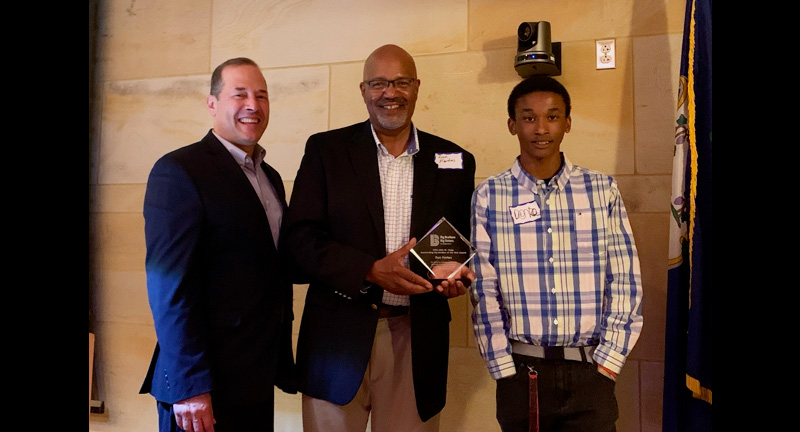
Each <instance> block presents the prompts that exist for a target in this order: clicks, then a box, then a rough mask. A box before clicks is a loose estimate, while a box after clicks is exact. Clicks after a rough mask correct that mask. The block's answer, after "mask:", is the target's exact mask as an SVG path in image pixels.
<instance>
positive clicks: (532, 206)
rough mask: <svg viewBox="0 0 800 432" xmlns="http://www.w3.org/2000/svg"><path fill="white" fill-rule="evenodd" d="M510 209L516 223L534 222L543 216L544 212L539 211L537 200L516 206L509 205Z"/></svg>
mask: <svg viewBox="0 0 800 432" xmlns="http://www.w3.org/2000/svg"><path fill="white" fill-rule="evenodd" d="M508 211H510V212H511V217H512V218H513V219H514V225H520V224H524V223H528V222H533V221H535V220H536V219H539V218H541V217H542V212H541V211H539V204H536V201H531V202H528V203H525V204H520V205H518V206H516V207H509V208H508Z"/></svg>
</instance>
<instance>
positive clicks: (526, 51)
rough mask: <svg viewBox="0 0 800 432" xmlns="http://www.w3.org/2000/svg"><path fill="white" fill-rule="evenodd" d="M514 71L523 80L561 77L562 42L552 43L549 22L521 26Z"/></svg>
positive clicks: (518, 29) (526, 23)
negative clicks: (543, 76)
mask: <svg viewBox="0 0 800 432" xmlns="http://www.w3.org/2000/svg"><path fill="white" fill-rule="evenodd" d="M514 69H516V71H517V73H518V74H519V76H521V77H522V78H527V77H529V76H531V75H550V76H558V75H561V42H554V43H553V42H551V41H550V23H549V22H547V21H538V22H523V23H522V24H520V25H519V28H517V55H516V57H515V58H514Z"/></svg>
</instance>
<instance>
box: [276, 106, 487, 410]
mask: <svg viewBox="0 0 800 432" xmlns="http://www.w3.org/2000/svg"><path fill="white" fill-rule="evenodd" d="M418 137H419V149H420V150H419V152H418V153H417V155H416V156H415V159H414V186H413V199H412V212H411V236H412V237H416V238H417V239H418V240H419V239H420V238H421V237H422V236H423V235H424V234H425V233H426V232H427V231H428V230H429V229H430V228H431V227H432V226H433V225H434V224H435V223H436V222H437V221H438V220H439V219H440V218H442V217H446V218H447V219H448V220H449V221H450V222H451V223H452V224H453V225H454V226H455V227H456V228H457V229H458V230H459V231H460V232H461V233H462V234H464V233H468V232H469V218H470V205H471V202H470V201H471V198H472V191H473V190H474V183H475V180H474V178H475V158H474V157H473V155H472V154H470V153H469V152H467V151H465V150H464V149H462V148H461V147H459V146H457V145H456V144H454V143H452V142H450V141H447V140H444V139H442V138H439V137H436V136H434V135H431V134H428V133H425V132H422V131H418ZM376 152H377V150H376V144H375V140H374V138H373V136H372V132H371V129H370V125H369V122H368V121H367V122H364V123H359V124H355V125H352V126H348V127H345V128H341V129H337V130H332V131H327V132H322V133H318V134H315V135H312V136H311V137H310V138H309V139H308V142H307V143H306V149H305V154H304V156H303V159H302V162H301V164H300V168H299V169H298V172H297V177H296V179H295V184H294V188H293V191H292V199H291V201H290V204H291V205H290V207H289V212H288V213H287V215H286V219H285V221H284V225H285V228H286V231H285V233H284V240H285V241H286V247H287V251H288V252H289V255H290V257H291V258H292V260H293V261H294V264H295V265H296V266H297V267H298V268H299V269H300V270H299V271H300V273H301V274H302V275H303V277H306V278H307V279H308V280H309V282H310V284H309V288H308V293H307V295H306V302H305V308H304V310H303V316H302V320H301V324H300V335H299V341H298V347H297V368H298V385H299V387H298V390H300V391H301V392H303V393H305V394H307V395H309V396H311V397H314V398H317V399H323V400H327V401H330V402H333V403H336V404H339V405H343V404H346V403H348V402H350V401H351V400H352V399H353V397H354V396H355V394H356V391H357V390H358V387H359V385H360V383H361V380H362V378H363V377H364V372H365V370H366V367H367V363H368V362H369V357H370V351H371V349H372V343H373V338H374V336H375V330H376V327H377V322H378V313H377V311H376V310H375V308H373V305H376V304H378V303H380V302H381V297H382V295H383V289H382V288H381V287H379V286H372V287H371V288H369V289H368V290H367V292H366V294H363V293H361V292H360V290H361V289H362V288H364V286H365V285H364V283H365V277H366V275H367V273H368V272H369V269H370V267H371V266H372V264H373V263H374V262H375V261H376V260H378V259H381V258H383V257H385V256H386V247H385V244H386V237H385V230H384V217H383V199H382V195H381V183H380V174H379V171H378V161H377V154H376ZM436 153H461V154H462V155H463V168H462V169H439V167H438V165H437V164H436V163H435V161H434V158H435V154H436ZM411 263H412V269H413V270H414V271H415V272H417V273H418V274H421V275H425V274H426V272H425V270H424V268H423V267H422V266H421V265H415V264H418V263H417V262H416V260H415V259H413V257H412V258H411ZM410 315H411V347H412V348H411V352H412V363H413V377H414V389H415V393H416V398H417V410H418V412H419V415H420V418H421V419H422V420H423V421H426V420H428V419H429V418H431V417H433V416H434V415H435V414H437V413H438V412H440V411H441V410H442V408H443V407H444V404H445V396H446V386H447V361H448V352H449V322H450V307H449V304H448V301H447V298H446V297H444V296H442V295H441V294H439V293H437V292H431V293H426V294H420V295H414V296H411V307H410Z"/></svg>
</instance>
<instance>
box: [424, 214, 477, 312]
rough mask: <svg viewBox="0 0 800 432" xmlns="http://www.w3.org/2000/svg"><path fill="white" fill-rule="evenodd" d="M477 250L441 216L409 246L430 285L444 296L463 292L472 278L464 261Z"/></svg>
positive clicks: (469, 258) (467, 260) (452, 295)
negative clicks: (424, 271)
mask: <svg viewBox="0 0 800 432" xmlns="http://www.w3.org/2000/svg"><path fill="white" fill-rule="evenodd" d="M476 253H477V251H476V250H475V248H474V247H472V243H470V242H469V240H467V239H466V238H465V237H464V236H463V235H461V233H459V232H458V230H457V229H456V228H455V227H454V226H453V225H452V224H450V222H449V221H448V220H447V219H445V218H441V219H439V221H438V222H436V224H435V225H434V226H433V227H432V228H431V229H430V230H429V231H428V232H427V233H426V234H425V235H424V236H422V238H421V239H419V241H418V242H417V244H416V245H415V246H414V247H413V248H412V249H411V254H412V255H414V256H415V257H416V258H417V259H418V260H419V261H420V262H421V263H422V265H423V266H425V268H426V269H428V278H429V280H430V281H431V283H432V284H433V286H434V287H437V286H438V287H437V289H438V290H439V291H440V292H442V293H443V294H444V295H446V296H447V297H455V296H458V295H461V294H464V293H465V292H466V287H468V286H469V285H470V284H471V283H472V279H474V278H475V276H474V273H473V272H472V271H471V270H470V269H469V267H468V266H467V264H468V263H469V261H470V260H471V259H472V258H473V257H474V256H475V254H476Z"/></svg>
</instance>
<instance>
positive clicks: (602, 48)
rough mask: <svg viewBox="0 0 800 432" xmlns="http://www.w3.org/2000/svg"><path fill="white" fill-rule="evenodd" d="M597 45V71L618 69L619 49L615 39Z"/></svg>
mask: <svg viewBox="0 0 800 432" xmlns="http://www.w3.org/2000/svg"><path fill="white" fill-rule="evenodd" d="M595 43H596V44H597V69H614V68H616V67H617V49H616V48H617V47H616V44H615V43H614V39H606V40H599V41H595Z"/></svg>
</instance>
